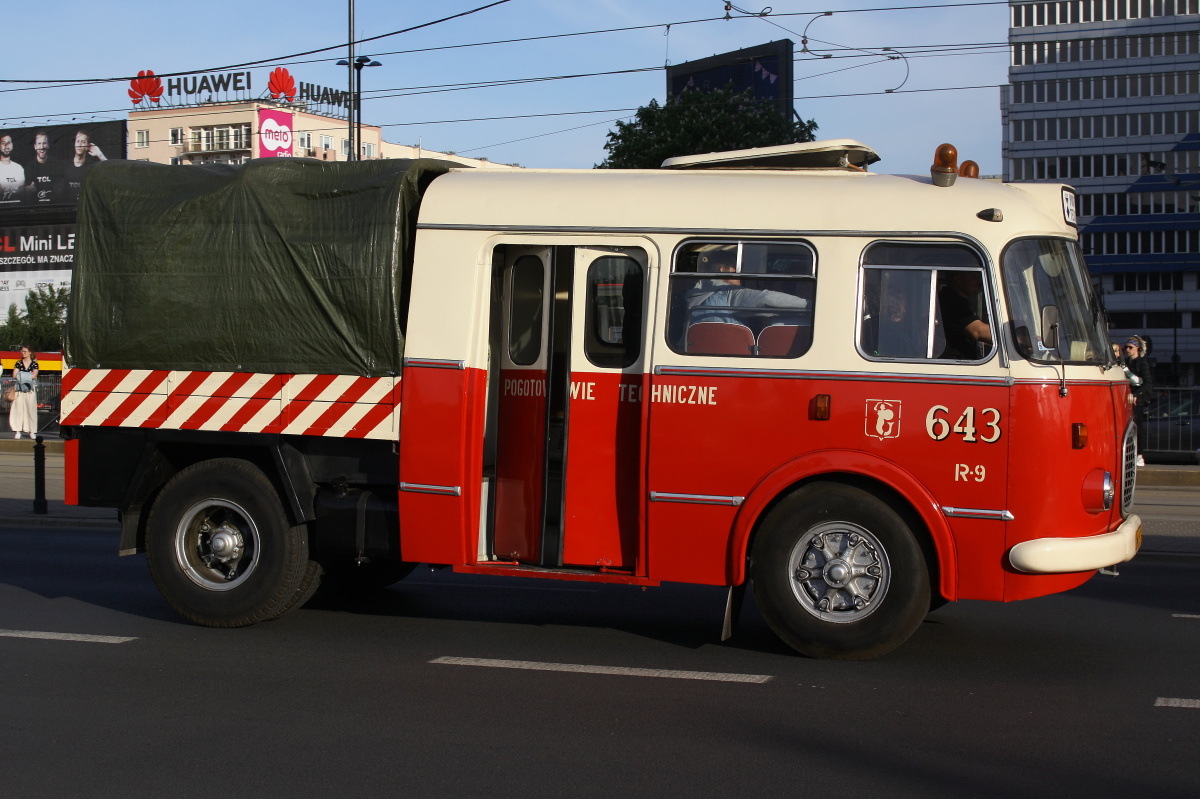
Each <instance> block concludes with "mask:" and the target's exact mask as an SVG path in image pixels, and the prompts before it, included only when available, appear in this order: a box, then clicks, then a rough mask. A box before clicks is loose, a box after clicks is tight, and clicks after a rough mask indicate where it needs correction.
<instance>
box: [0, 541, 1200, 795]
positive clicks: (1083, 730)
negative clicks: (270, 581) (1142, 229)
mask: <svg viewBox="0 0 1200 799" xmlns="http://www.w3.org/2000/svg"><path fill="white" fill-rule="evenodd" d="M115 549H116V531H115V529H103V528H95V527H93V528H90V529H71V528H68V527H64V526H60V527H36V528H35V527H14V526H11V525H8V526H0V552H3V553H4V554H3V557H0V630H3V631H5V632H0V708H3V712H2V714H0V730H2V731H3V732H2V733H0V786H3V787H2V788H0V792H2V793H3V795H4V796H13V797H38V796H105V797H108V796H122V797H142V796H145V797H163V796H170V797H193V796H195V797H209V796H213V797H216V796H221V797H230V796H264V795H268V796H300V797H308V796H313V797H326V796H331V795H337V796H385V795H386V796H391V795H403V796H417V797H424V796H431V797H432V796H437V797H447V796H520V797H530V796H565V795H569V796H583V797H590V796H597V797H598V796H687V797H717V796H720V797H729V796H743V795H761V796H821V797H841V796H845V797H850V796H855V797H858V796H888V797H892V796H922V797H928V796H955V797H961V796H964V795H973V796H1051V795H1053V796H1064V795H1066V796H1123V797H1128V796H1143V795H1145V796H1156V795H1159V796H1189V795H1196V794H1197V793H1198V792H1200V766H1197V761H1196V752H1197V750H1198V745H1200V668H1197V664H1198V663H1200V563H1198V562H1197V561H1195V560H1186V559H1178V558H1174V559H1172V558H1166V559H1160V558H1153V557H1152V558H1147V559H1139V560H1138V561H1135V562H1133V563H1131V564H1127V565H1125V566H1122V567H1121V570H1120V571H1121V574H1120V576H1119V577H1115V578H1114V577H1103V576H1098V577H1096V578H1094V579H1092V580H1091V581H1090V582H1088V583H1087V584H1085V585H1084V586H1082V587H1081V588H1078V589H1076V590H1074V591H1072V592H1069V593H1067V594H1064V595H1059V596H1054V597H1046V598H1042V599H1036V600H1029V601H1025V602H1019V603H1014V604H1010V605H1001V604H994V603H983V602H963V603H955V604H951V605H949V606H947V607H945V608H943V609H941V610H939V611H937V612H936V613H933V614H931V615H930V616H929V618H928V620H927V621H926V623H925V624H924V625H923V626H922V627H921V629H919V630H918V632H917V633H916V634H915V635H914V636H913V638H912V639H911V640H910V641H909V642H908V643H907V644H905V645H904V646H903V647H902V648H900V649H899V650H897V651H896V652H894V653H892V654H891V655H889V656H887V657H885V658H883V659H880V660H877V661H872V662H867V663H842V662H828V661H814V660H808V659H804V658H801V657H799V656H796V655H794V654H792V653H791V652H790V651H789V650H787V649H785V648H784V647H783V646H782V645H781V644H779V643H778V642H777V640H776V639H775V638H774V636H773V635H772V634H771V633H770V631H769V630H768V629H767V628H766V626H765V624H764V623H763V621H762V620H761V617H760V616H759V615H758V613H757V611H756V609H755V608H754V606H753V603H752V601H748V602H747V606H746V607H745V608H744V610H743V615H742V624H741V627H740V629H739V630H738V634H737V635H736V636H735V637H734V638H733V639H732V640H730V641H729V642H727V643H725V644H720V643H719V642H718V632H719V627H720V622H721V612H722V609H723V607H724V593H723V592H722V591H721V590H720V589H712V588H703V587H692V586H681V585H667V586H663V587H661V588H657V589H650V590H647V591H643V590H641V589H638V588H632V587H625V586H590V585H581V584H564V583H556V582H549V581H546V582H543V581H537V580H520V579H499V578H483V577H476V576H466V575H455V574H452V573H451V572H449V571H448V570H442V571H437V572H431V571H429V570H427V569H422V570H419V571H417V572H415V573H414V574H413V575H411V576H410V577H409V578H407V579H406V580H404V581H402V582H401V583H399V584H398V585H396V586H394V587H393V588H391V589H389V590H387V591H385V592H382V593H381V594H380V595H378V596H377V597H375V598H373V599H372V600H371V601H367V602H363V601H358V602H350V601H337V600H333V599H330V598H327V597H322V596H320V595H319V596H318V597H317V598H316V599H315V600H314V601H313V602H312V603H310V604H309V606H307V607H305V608H303V609H301V610H299V611H297V612H294V613H292V614H290V615H289V616H287V617H285V618H283V619H280V620H278V621H275V622H270V623H266V624H261V625H258V626H255V627H251V628H245V629H240V630H210V629H204V628H200V627H195V626H191V625H188V624H186V623H184V622H182V621H181V620H179V619H178V617H176V616H175V615H174V614H173V612H172V611H171V610H170V609H169V608H168V607H167V605H166V604H165V602H163V600H162V599H161V598H160V597H159V596H158V593H157V591H156V590H155V588H154V586H153V584H152V583H151V581H150V579H149V576H148V574H147V571H146V567H145V563H144V559H143V558H141V557H131V558H122V559H118V558H117V557H115ZM12 631H21V633H20V634H23V635H25V634H28V633H29V631H34V632H38V633H50V634H55V635H59V636H61V634H76V635H82V636H113V637H116V638H114V639H97V640H78V639H70V638H66V639H64V638H62V637H57V638H28V637H12V636H13V635H14V633H13V632H12ZM123 638H127V639H130V640H123V641H122V640H118V639H123ZM445 658H472V659H480V660H481V661H484V662H482V663H478V664H476V665H459V664H457V663H447V662H445V661H444V660H443V662H435V661H438V660H439V659H445ZM496 661H503V662H504V663H501V664H498V663H496ZM522 662H523V663H526V664H528V663H534V664H540V666H541V668H549V667H548V666H546V664H571V665H573V666H582V667H591V668H590V669H589V670H582V671H578V670H577V671H568V672H563V671H546V670H530V669H528V668H517V667H516V666H518V665H520V664H521V663H522ZM497 666H503V667H497ZM604 669H608V670H609V671H610V672H615V673H597V671H599V670H604ZM628 669H650V670H674V671H676V672H679V671H683V672H695V673H693V674H685V675H679V674H674V675H672V674H662V673H660V672H634V673H630V672H629V671H627V670H628ZM623 670H626V671H623ZM696 673H698V674H696ZM651 675H654V676H651ZM713 675H718V676H723V677H724V679H698V677H705V676H707V677H712V676H713ZM763 678H769V679H765V680H764V679H763ZM735 680H736V681H735Z"/></svg>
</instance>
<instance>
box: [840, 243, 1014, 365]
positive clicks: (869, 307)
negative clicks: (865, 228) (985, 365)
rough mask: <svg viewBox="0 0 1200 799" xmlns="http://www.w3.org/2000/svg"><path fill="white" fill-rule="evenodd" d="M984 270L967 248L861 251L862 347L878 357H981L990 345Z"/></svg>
mask: <svg viewBox="0 0 1200 799" xmlns="http://www.w3.org/2000/svg"><path fill="white" fill-rule="evenodd" d="M985 277H986V271H985V270H984V268H983V261H982V260H981V259H980V257H979V255H978V253H976V252H975V251H974V250H972V249H971V248H969V247H965V246H962V245H956V244H901V243H894V244H893V243H886V244H877V245H873V246H872V247H870V248H869V249H868V250H867V252H866V255H865V256H864V258H863V275H862V282H861V287H862V299H861V303H860V307H861V309H862V310H861V314H860V317H859V328H858V346H859V350H860V351H861V352H862V354H863V355H865V356H867V357H868V358H880V359H896V360H921V361H923V360H951V361H983V360H986V359H987V358H988V357H990V356H991V353H992V350H993V349H994V345H993V343H992V334H991V329H992V321H991V320H992V316H991V313H990V308H991V301H990V299H989V296H988V292H987V280H986V279H985Z"/></svg>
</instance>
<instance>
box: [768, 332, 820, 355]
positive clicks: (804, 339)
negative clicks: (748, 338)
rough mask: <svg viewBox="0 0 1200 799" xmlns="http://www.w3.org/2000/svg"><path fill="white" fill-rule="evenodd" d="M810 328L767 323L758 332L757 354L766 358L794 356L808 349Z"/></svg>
mask: <svg viewBox="0 0 1200 799" xmlns="http://www.w3.org/2000/svg"><path fill="white" fill-rule="evenodd" d="M811 339H812V328H811V327H801V326H800V325H768V326H767V327H764V328H763V330H762V332H761V333H759V334H758V354H759V355H763V356H766V357H768V358H795V357H796V356H797V355H799V354H800V353H802V352H804V351H805V350H807V349H808V343H809V341H810V340H811Z"/></svg>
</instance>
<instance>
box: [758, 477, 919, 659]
mask: <svg viewBox="0 0 1200 799" xmlns="http://www.w3.org/2000/svg"><path fill="white" fill-rule="evenodd" d="M750 574H751V577H752V578H753V581H754V597H755V600H756V601H757V602H758V605H759V608H760V609H761V610H762V612H763V615H764V616H765V617H766V619H767V623H768V624H770V626H771V629H773V630H774V631H775V633H776V634H777V635H778V636H779V637H780V638H781V639H783V641H784V642H785V643H787V644H788V645H789V646H791V647H792V648H793V649H795V650H796V651H798V652H800V653H801V654H805V655H808V656H810V657H818V658H841V659H847V660H865V659H868V658H873V657H878V656H879V655H882V654H885V653H887V652H890V651H891V650H892V649H895V648H896V647H897V646H899V645H900V644H901V643H903V642H904V641H905V640H906V639H907V638H908V637H909V636H910V635H912V634H913V632H914V631H915V630H916V629H917V627H918V625H920V623H921V620H922V619H923V618H924V617H925V613H926V612H927V611H928V609H929V599H930V597H929V594H930V588H929V571H928V568H927V566H926V564H925V557H924V555H923V554H922V552H921V547H920V545H919V544H918V543H917V540H916V538H915V537H914V536H913V533H912V531H911V530H910V529H909V527H908V525H907V524H905V522H904V520H903V519H902V518H901V517H900V515H899V514H897V513H896V512H895V511H894V510H892V509H891V508H889V507H888V506H887V505H885V504H884V503H883V502H881V501H880V500H879V499H877V498H876V497H875V496H874V495H872V494H870V493H868V492H866V491H863V490H862V489H859V488H854V487H853V486H847V485H843V484H840V483H812V484H810V485H807V486H804V487H803V488H801V489H799V490H797V491H795V492H794V493H792V494H791V495H789V496H788V497H786V498H784V499H783V500H782V501H781V502H780V503H779V504H778V505H776V506H775V508H773V509H772V510H771V512H770V513H769V514H768V515H767V517H766V518H765V519H764V520H763V523H762V526H761V528H760V530H759V533H758V536H757V538H756V539H755V542H754V548H753V550H752V552H751V559H750Z"/></svg>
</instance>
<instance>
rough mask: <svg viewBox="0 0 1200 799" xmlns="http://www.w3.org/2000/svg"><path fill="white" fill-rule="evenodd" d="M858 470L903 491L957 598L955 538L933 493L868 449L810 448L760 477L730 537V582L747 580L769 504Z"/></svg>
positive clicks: (950, 595) (945, 586)
mask: <svg viewBox="0 0 1200 799" xmlns="http://www.w3.org/2000/svg"><path fill="white" fill-rule="evenodd" d="M839 473H840V474H853V475H857V476H860V477H865V478H868V479H870V480H874V481H876V482H880V483H883V484H884V485H886V486H888V487H889V488H891V489H892V490H893V491H896V492H897V493H899V494H900V495H901V496H902V497H904V499H906V500H907V501H908V502H909V504H911V505H912V506H913V508H915V509H916V511H917V513H918V514H919V515H920V516H921V520H922V521H924V522H925V526H926V527H927V528H928V529H929V534H930V537H931V538H932V539H933V546H934V549H935V550H936V552H937V558H938V564H939V571H940V572H941V580H940V585H939V588H940V590H941V593H942V596H944V597H946V598H947V599H951V600H953V599H954V598H955V597H956V596H957V594H958V558H957V555H956V551H955V547H954V537H953V536H952V535H951V533H950V527H949V525H948V524H947V523H946V517H945V516H943V515H942V511H941V506H939V505H938V503H937V502H936V501H935V500H934V498H933V495H932V494H930V493H929V491H927V490H926V489H925V486H923V485H921V483H920V482H918V481H917V479H916V478H914V477H913V476H912V475H911V474H909V473H908V472H907V471H905V470H904V469H902V468H901V467H899V466H897V465H896V464H895V463H893V462H892V461H889V460H885V459H883V458H879V457H876V456H874V455H869V454H867V453H865V452H850V451H846V450H821V451H818V452H810V453H808V454H806V455H803V456H801V457H799V458H796V459H794V460H791V461H788V462H787V463H785V464H783V465H781V466H779V467H778V468H776V469H775V470H774V471H773V472H771V473H769V474H767V475H766V476H765V477H763V479H762V480H760V481H759V482H758V484H757V485H756V486H754V489H753V490H752V491H751V492H750V494H749V496H747V497H746V499H745V501H744V502H742V505H741V507H740V508H739V509H738V513H737V516H736V517H734V520H733V535H732V536H731V537H730V542H729V566H728V573H729V576H730V584H732V585H741V584H742V582H743V581H745V579H746V551H747V547H748V546H749V542H750V533H751V532H752V531H753V529H754V524H755V522H757V521H758V519H759V517H761V516H762V513H763V511H764V510H765V509H766V507H767V506H768V505H769V504H771V502H772V501H774V500H775V498H776V497H778V496H779V495H780V493H782V492H783V491H785V490H786V489H787V488H788V487H789V486H791V485H793V484H795V483H798V482H800V481H802V480H807V479H809V478H812V477H820V476H821V475H829V474H839Z"/></svg>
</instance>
